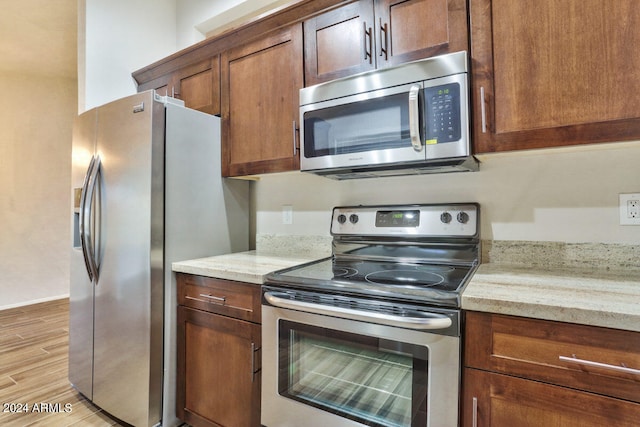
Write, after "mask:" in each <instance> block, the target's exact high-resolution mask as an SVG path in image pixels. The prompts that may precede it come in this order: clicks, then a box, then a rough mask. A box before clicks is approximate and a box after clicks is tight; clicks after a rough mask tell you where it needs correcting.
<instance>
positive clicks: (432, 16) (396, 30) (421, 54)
mask: <svg viewBox="0 0 640 427" xmlns="http://www.w3.org/2000/svg"><path fill="white" fill-rule="evenodd" d="M375 16H376V34H377V45H378V49H377V58H378V68H380V67H387V66H391V65H397V64H400V63H403V62H409V61H414V60H416V59H421V58H427V57H429V56H434V55H441V54H444V53H449V52H457V51H461V50H467V49H468V40H469V38H468V26H467V4H466V1H465V0H378V1H377V2H376V8H375Z"/></svg>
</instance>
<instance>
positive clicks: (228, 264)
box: [172, 251, 322, 285]
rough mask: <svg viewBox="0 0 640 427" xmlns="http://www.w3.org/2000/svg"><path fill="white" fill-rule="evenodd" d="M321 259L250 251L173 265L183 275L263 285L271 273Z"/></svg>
mask: <svg viewBox="0 0 640 427" xmlns="http://www.w3.org/2000/svg"><path fill="white" fill-rule="evenodd" d="M320 258H322V256H320V255H317V254H315V255H314V254H302V255H292V254H282V253H278V252H270V251H247V252H237V253H232V254H226V255H218V256H212V257H207V258H199V259H193V260H187V261H180V262H174V263H173V264H172V269H173V271H176V272H181V273H190V274H196V275H199V276H207V277H215V278H218V279H227V280H237V281H240V282H247V283H255V284H258V285H261V284H262V283H264V279H265V276H266V275H267V274H269V273H271V272H272V271H276V270H282V269H284V268H289V267H293V266H295V265H299V264H304V263H306V262H310V261H314V260H316V259H320Z"/></svg>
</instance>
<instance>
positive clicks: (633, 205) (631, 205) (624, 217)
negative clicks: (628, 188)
mask: <svg viewBox="0 0 640 427" xmlns="http://www.w3.org/2000/svg"><path fill="white" fill-rule="evenodd" d="M620 225H640V193H626V194H620Z"/></svg>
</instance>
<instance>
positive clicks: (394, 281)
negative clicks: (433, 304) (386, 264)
mask: <svg viewBox="0 0 640 427" xmlns="http://www.w3.org/2000/svg"><path fill="white" fill-rule="evenodd" d="M364 279H365V280H366V281H367V282H369V283H374V284H376V285H396V286H412V287H415V288H418V287H433V286H438V285H439V284H441V283H444V277H442V276H441V275H439V274H437V273H429V272H428V271H420V270H407V269H402V268H399V269H395V270H381V271H374V272H373V273H369V274H367V275H366V276H364Z"/></svg>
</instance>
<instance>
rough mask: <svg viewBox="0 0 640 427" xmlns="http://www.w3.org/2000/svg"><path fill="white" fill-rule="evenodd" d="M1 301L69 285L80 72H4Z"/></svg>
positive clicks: (28, 299)
mask: <svg viewBox="0 0 640 427" xmlns="http://www.w3.org/2000/svg"><path fill="white" fill-rule="evenodd" d="M0 80H1V81H2V82H3V83H4V88H3V94H2V96H3V102H2V103H0V309H3V308H8V307H11V306H16V305H22V304H25V303H33V302H37V301H44V300H48V299H54V298H60V297H64V296H66V295H68V293H69V252H70V249H69V248H70V242H69V239H70V238H69V236H70V230H69V218H70V217H69V215H70V209H71V208H70V203H71V197H70V193H69V186H70V179H71V130H72V123H73V118H74V117H75V115H76V102H77V94H76V87H77V83H76V79H75V78H71V77H59V76H44V75H37V74H25V73H20V74H18V73H0Z"/></svg>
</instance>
